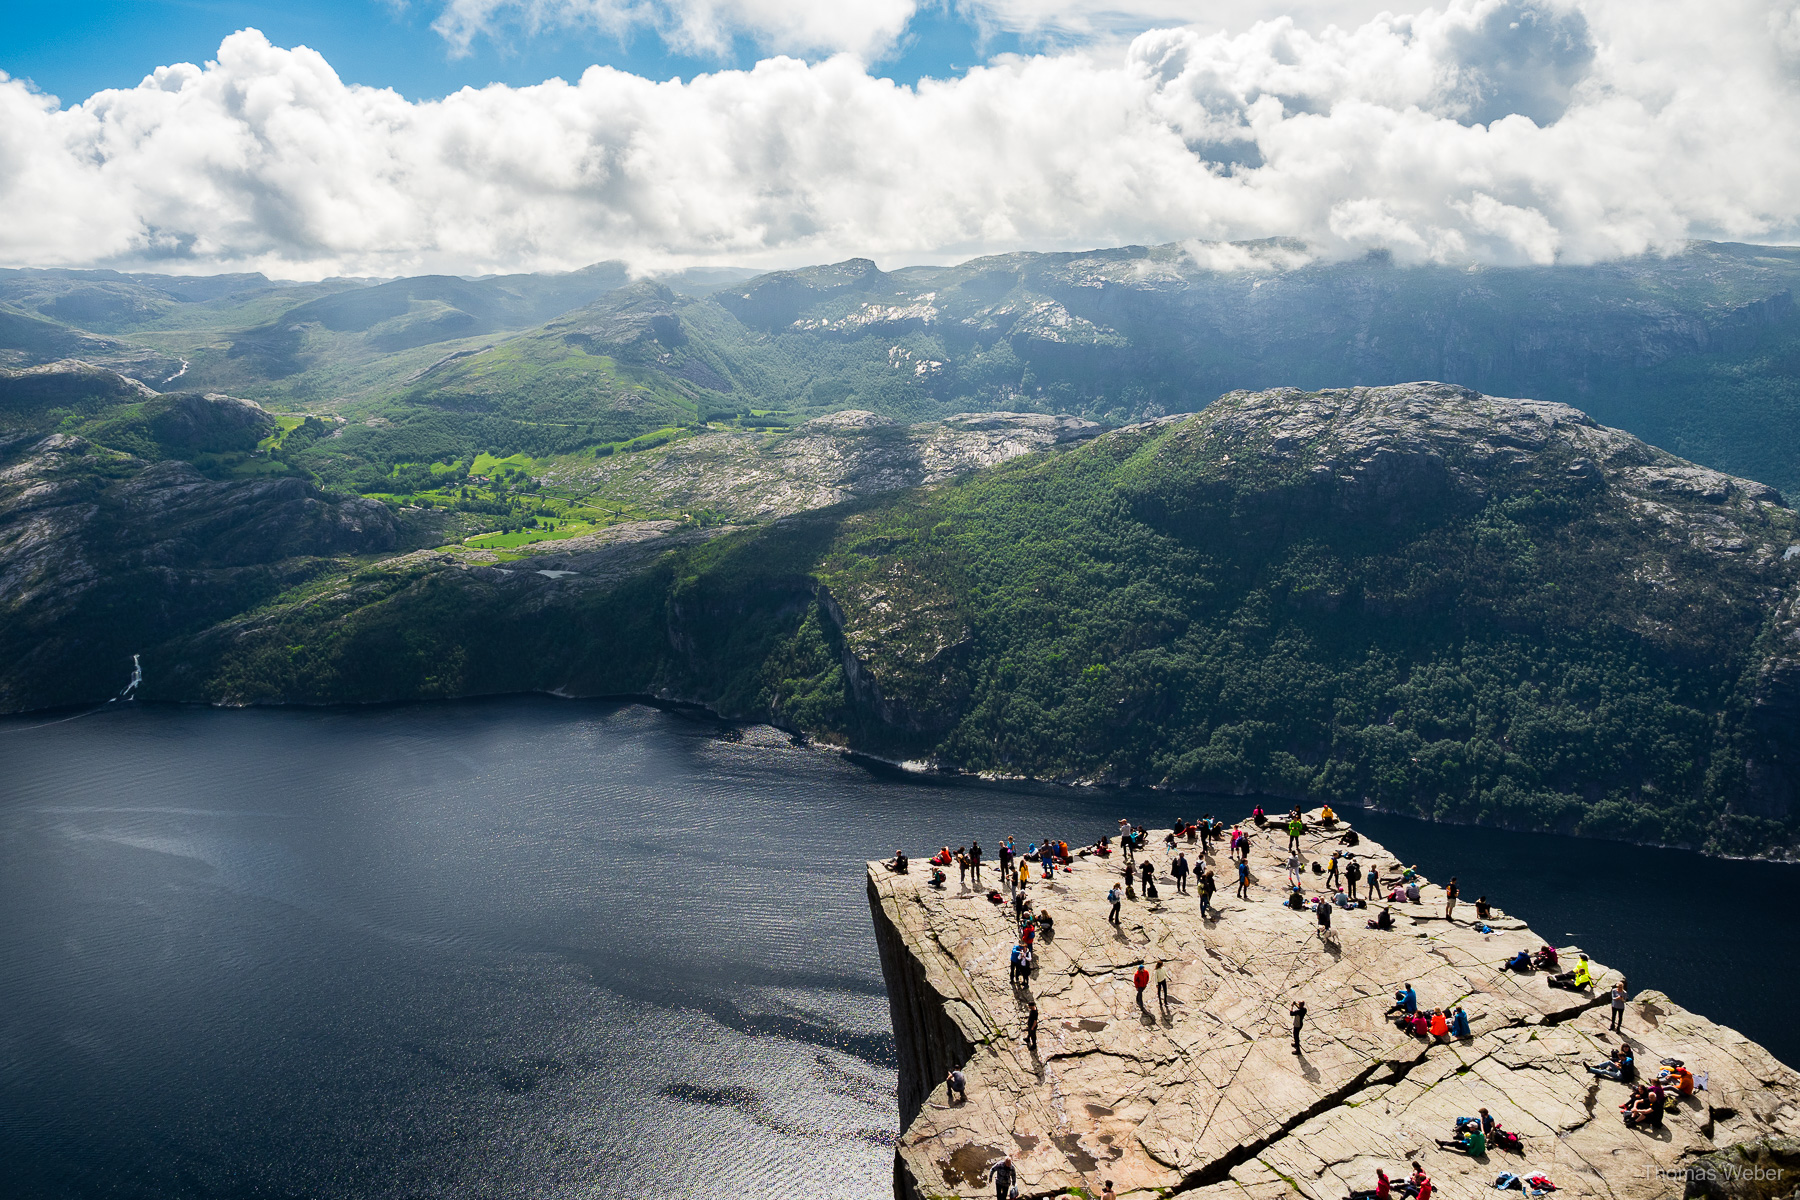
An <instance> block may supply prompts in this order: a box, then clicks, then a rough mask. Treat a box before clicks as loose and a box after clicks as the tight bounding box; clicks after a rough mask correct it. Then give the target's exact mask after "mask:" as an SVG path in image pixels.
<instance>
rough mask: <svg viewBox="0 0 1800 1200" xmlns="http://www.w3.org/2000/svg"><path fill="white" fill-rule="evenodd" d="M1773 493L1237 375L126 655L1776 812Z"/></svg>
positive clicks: (1577, 444)
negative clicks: (1147, 409) (990, 448)
mask: <svg viewBox="0 0 1800 1200" xmlns="http://www.w3.org/2000/svg"><path fill="white" fill-rule="evenodd" d="M1796 545H1800V529H1796V521H1795V517H1794V514H1793V512H1792V511H1791V510H1790V509H1788V508H1787V507H1786V506H1785V505H1783V504H1782V503H1781V501H1780V497H1779V495H1778V494H1777V493H1775V492H1774V491H1773V490H1772V489H1769V488H1767V487H1764V486H1762V485H1759V484H1756V483H1752V482H1749V481H1745V480H1741V479H1734V478H1731V477H1729V476H1725V475H1722V474H1719V473H1717V472H1713V471H1710V470H1707V469H1705V468H1702V467H1697V466H1695V465H1693V464H1690V463H1686V462H1684V461H1682V460H1679V459H1676V458H1674V457H1673V456H1670V455H1668V454H1666V453H1663V452H1661V451H1658V450H1656V449H1654V448H1652V447H1649V446H1647V445H1645V444H1644V443H1642V442H1641V441H1639V440H1638V439H1636V438H1632V437H1630V436H1628V435H1625V434H1622V433H1620V432H1618V431H1616V430H1610V429H1607V428H1605V427H1602V426H1599V425H1597V424H1596V423H1594V422H1592V421H1591V420H1589V419H1587V418H1585V417H1584V416H1582V415H1581V414H1579V413H1577V412H1575V411H1573V410H1570V409H1567V408H1565V407H1562V406H1559V405H1551V404H1544V403H1539V402H1532V401H1508V400H1496V399H1493V398H1489V397H1484V396H1480V395H1478V394H1476V393H1472V392H1468V391H1465V390H1463V389H1458V388H1453V387H1448V386H1445V385H1436V384H1417V385H1407V386H1403V387H1394V388H1382V389H1353V390H1348V391H1335V392H1322V393H1309V392H1300V391H1294V390H1285V391H1277V392H1269V393H1262V394H1238V395H1233V396H1228V397H1226V398H1224V399H1223V400H1221V401H1219V402H1218V403H1216V404H1214V405H1213V406H1211V407H1210V408H1208V409H1207V410H1206V411H1205V412H1204V413H1202V414H1200V415H1199V416H1195V417H1191V418H1180V419H1167V420H1163V421H1158V422H1154V423H1151V424H1147V425H1141V426H1137V427H1132V428H1128V429H1123V430H1120V431H1117V432H1114V433H1111V434H1107V435H1104V436H1101V437H1098V438H1092V439H1089V440H1086V441H1084V442H1082V443H1081V444H1078V445H1075V446H1073V447H1072V448H1067V449H1061V450H1052V451H1049V452H1041V453H1036V454H1029V455H1025V456H1023V457H1018V458H1015V459H1013V460H1011V461H1009V462H1006V463H1003V464H1001V465H999V466H995V467H991V468H988V469H986V470H982V471H978V472H976V473H973V474H970V475H965V476H962V477H960V478H959V479H957V480H955V481H953V482H947V483H942V484H938V485H935V486H931V487H926V488H923V489H911V490H903V491H896V492H887V493H883V494H879V495H875V496H872V497H868V498H865V499H861V500H856V501H852V502H849V503H845V504H840V505H837V506H835V507H831V508H826V509H820V510H814V511H810V512H806V513H802V514H800V515H797V516H794V517H789V518H785V519H783V520H779V521H775V522H771V523H766V524H760V525H755V526H740V527H722V528H721V527H715V528H711V529H706V528H700V527H698V526H696V525H694V524H692V523H689V524H686V525H677V524H675V523H673V522H668V523H663V524H662V525H660V526H657V525H655V524H653V523H652V524H643V523H640V524H639V525H637V526H620V527H618V528H617V529H614V530H611V531H609V532H608V533H607V534H606V535H604V536H594V537H589V538H586V539H575V540H572V541H569V542H565V543H544V544H541V545H538V546H535V547H530V548H529V549H530V550H531V551H532V553H530V554H528V555H524V556H520V557H516V558H513V559H511V560H506V559H502V560H500V561H494V557H495V556H493V555H487V556H485V558H486V559H487V561H486V562H483V561H481V558H482V557H483V556H471V555H469V554H467V553H452V554H445V553H434V552H425V553H415V554H411V555H405V556H402V557H400V558H397V559H391V560H388V561H385V562H378V563H373V564H371V565H368V566H365V567H362V568H360V569H358V570H356V571H354V572H352V573H350V574H348V575H344V576H340V577H338V579H337V581H336V582H334V583H331V584H330V585H329V586H322V587H315V588H312V589H310V590H306V589H302V592H303V594H302V593H296V594H292V595H288V596H285V597H277V598H275V599H274V600H272V601H270V602H268V603H264V604H262V605H260V606H259V607H256V608H254V609H252V610H250V611H247V612H245V613H244V614H242V615H241V616H238V617H235V618H231V619H227V620H224V621H221V622H219V623H217V624H215V625H214V626H212V627H211V628H209V629H206V630H204V631H202V632H199V633H193V634H184V635H181V636H177V637H173V638H171V639H170V640H168V641H166V642H164V643H163V644H161V645H159V646H156V647H154V648H152V649H151V650H150V651H149V652H147V653H146V654H145V670H146V677H147V679H146V685H145V686H146V689H147V690H146V694H147V695H149V696H152V697H163V698H170V699H174V698H181V699H207V700H213V701H220V700H223V701H228V702H236V703H244V702H294V701H300V702H326V701H340V700H385V699H398V698H407V697H420V696H456V695H473V694H485V693H494V692H505V691H514V690H520V689H542V690H547V691H556V692H559V693H564V694H577V695H579V694H639V695H659V696H665V697H669V698H673V699H684V700H690V701H695V702H699V703H703V704H706V705H709V706H711V707H713V708H714V709H716V710H718V711H720V712H723V713H726V714H728V715H732V716H737V717H745V718H755V719H772V720H775V721H777V722H779V723H781V724H783V725H785V726H787V727H789V728H793V729H797V730H801V731H805V732H808V733H810V734H812V735H814V736H817V737H820V738H823V739H826V740H830V741H836V742H840V743H842V744H844V745H847V746H851V747H855V748H859V749H862V750H866V751H869V752H872V753H876V754H881V755H885V756H889V757H894V758H909V759H926V760H931V761H935V762H936V763H938V764H939V765H940V766H942V767H945V768H954V769H958V770H964V771H974V772H986V773H995V774H1000V775H1032V776H1037V777H1044V778H1060V779H1072V780H1075V779H1079V780H1099V781H1107V780H1112V781H1129V782H1134V783H1157V784H1166V785H1172V786H1180V787H1192V788H1199V789H1208V790H1214V789H1227V790H1240V791H1260V792H1265V793H1270V794H1274V795H1278V796H1296V797H1298V796H1304V797H1308V798H1310V799H1314V800H1324V799H1329V800H1332V801H1335V802H1341V803H1356V802H1359V801H1364V800H1366V801H1368V802H1370V803H1375V804H1379V805H1381V806H1383V807H1387V808H1393V809H1401V810H1411V811H1419V812H1422V813H1424V814H1425V815H1428V816H1432V817H1436V818H1439V819H1450V820H1471V821H1480V822H1486V823H1494V824H1504V825H1509V826H1514V827H1521V828H1550V829H1564V830H1570V831H1574V832H1579V833H1585V834H1592V835H1598V836H1607V837H1618V838H1628V839H1632V840H1641V841H1653V842H1665V843H1672V844H1683V845H1692V846H1703V847H1706V848H1708V849H1711V850H1714V851H1721V852H1734V853H1735V852H1753V851H1762V850H1768V849H1771V848H1784V847H1791V846H1793V845H1794V843H1795V833H1796V828H1795V821H1796V810H1795V803H1794V801H1795V794H1794V785H1795V782H1796V780H1797V779H1800V773H1797V772H1800V758H1797V754H1800V722H1797V721H1796V716H1797V715H1800V616H1797V615H1796V613H1795V611H1794V600H1795V596H1796V587H1797V584H1800V556H1797V555H1796V554H1795V553H1794V552H1793V551H1792V547H1794V546H1796Z"/></svg>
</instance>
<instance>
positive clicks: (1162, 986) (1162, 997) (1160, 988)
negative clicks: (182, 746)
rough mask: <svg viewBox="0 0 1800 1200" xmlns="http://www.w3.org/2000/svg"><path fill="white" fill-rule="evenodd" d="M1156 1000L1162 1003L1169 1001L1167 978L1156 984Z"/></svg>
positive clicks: (1165, 1003)
mask: <svg viewBox="0 0 1800 1200" xmlns="http://www.w3.org/2000/svg"><path fill="white" fill-rule="evenodd" d="M1156 1002H1157V1003H1158V1004H1162V1005H1167V1004H1168V1003H1169V984H1168V981H1167V980H1163V981H1161V982H1159V983H1158V984H1157V985H1156Z"/></svg>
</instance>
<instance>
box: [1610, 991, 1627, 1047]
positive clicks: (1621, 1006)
mask: <svg viewBox="0 0 1800 1200" xmlns="http://www.w3.org/2000/svg"><path fill="white" fill-rule="evenodd" d="M1610 1028H1611V1029H1612V1031H1613V1032H1614V1033H1619V1034H1622V1033H1624V1032H1625V981H1624V980H1623V979H1620V980H1618V981H1616V982H1615V983H1614V984H1613V989H1612V1025H1611V1026H1610Z"/></svg>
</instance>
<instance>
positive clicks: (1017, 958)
mask: <svg viewBox="0 0 1800 1200" xmlns="http://www.w3.org/2000/svg"><path fill="white" fill-rule="evenodd" d="M1024 957H1025V946H1024V944H1023V943H1020V944H1018V945H1015V946H1014V947H1013V948H1012V967H1011V968H1010V969H1009V970H1008V971H1007V973H1006V977H1007V980H1008V982H1010V983H1011V984H1012V985H1013V986H1014V987H1018V986H1019V964H1020V962H1021V961H1022V960H1023V959H1024Z"/></svg>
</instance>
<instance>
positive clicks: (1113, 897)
mask: <svg viewBox="0 0 1800 1200" xmlns="http://www.w3.org/2000/svg"><path fill="white" fill-rule="evenodd" d="M1106 899H1107V903H1109V904H1111V905H1112V912H1110V913H1108V914H1107V915H1106V919H1107V920H1109V921H1111V922H1112V923H1113V924H1114V925H1117V924H1118V923H1119V885H1118V884H1116V883H1115V884H1113V885H1112V891H1110V892H1108V893H1106Z"/></svg>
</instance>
